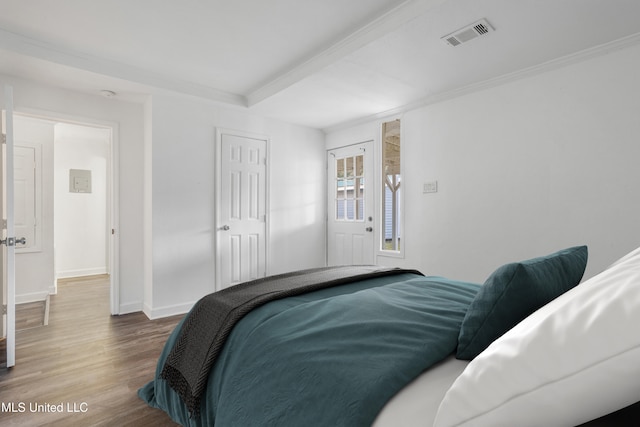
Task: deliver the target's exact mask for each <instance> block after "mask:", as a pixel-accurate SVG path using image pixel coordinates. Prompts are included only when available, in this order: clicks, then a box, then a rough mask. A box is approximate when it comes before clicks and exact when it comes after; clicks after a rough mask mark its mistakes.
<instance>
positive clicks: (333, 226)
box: [327, 141, 375, 266]
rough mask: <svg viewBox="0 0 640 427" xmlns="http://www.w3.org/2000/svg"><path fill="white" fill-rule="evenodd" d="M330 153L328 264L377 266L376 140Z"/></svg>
mask: <svg viewBox="0 0 640 427" xmlns="http://www.w3.org/2000/svg"><path fill="white" fill-rule="evenodd" d="M327 153H328V154H327V172H328V173H327V177H328V186H327V188H328V192H327V194H328V200H327V207H328V215H327V264H328V265H330V266H332V265H365V264H374V234H375V233H374V229H373V227H374V220H373V213H374V206H373V194H374V191H373V188H374V187H373V141H368V142H363V143H360V144H355V145H350V146H348V147H342V148H336V149H333V150H329V151H328V152H327Z"/></svg>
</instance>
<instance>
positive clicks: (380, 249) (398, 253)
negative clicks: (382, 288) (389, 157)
mask: <svg viewBox="0 0 640 427" xmlns="http://www.w3.org/2000/svg"><path fill="white" fill-rule="evenodd" d="M394 120H400V141H401V145H400V176H401V182H402V188H403V190H402V196H401V197H400V201H399V210H400V213H399V218H398V222H399V224H400V225H399V228H400V229H401V230H402V235H401V237H402V238H401V241H400V249H399V250H389V249H384V246H383V245H384V235H383V233H384V228H383V223H384V220H385V216H384V194H383V190H384V184H383V182H382V178H383V176H384V171H383V170H382V161H383V158H384V153H383V149H384V146H383V142H384V138H383V134H382V127H383V124H384V123H387V122H391V121H394ZM377 127H378V128H377V132H376V135H377V136H378V137H377V152H378V155H379V156H378V161H377V165H376V182H377V184H376V188H377V190H376V201H377V206H376V209H377V212H378V213H379V215H378V217H379V219H378V221H377V222H378V224H377V227H376V228H377V229H378V230H379V232H378V236H377V237H378V239H377V240H378V241H377V244H376V246H377V255H378V256H380V257H389V258H404V257H405V247H406V235H407V233H406V230H405V227H406V222H405V214H404V212H405V209H404V208H405V198H406V191H405V190H406V175H405V163H406V162H405V154H404V152H405V151H406V149H405V148H403V147H404V145H405V144H402V138H403V137H402V135H403V134H404V123H403V120H402V118H401V117H388V118H386V119H384V120H380V121H379V122H378V123H377Z"/></svg>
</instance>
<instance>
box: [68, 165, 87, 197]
mask: <svg viewBox="0 0 640 427" xmlns="http://www.w3.org/2000/svg"><path fill="white" fill-rule="evenodd" d="M69 192H70V193H91V171H90V170H84V169H69Z"/></svg>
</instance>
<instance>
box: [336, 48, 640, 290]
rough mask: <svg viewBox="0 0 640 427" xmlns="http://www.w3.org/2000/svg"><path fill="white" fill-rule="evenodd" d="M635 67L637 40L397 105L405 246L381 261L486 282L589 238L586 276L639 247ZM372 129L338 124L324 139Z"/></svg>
mask: <svg viewBox="0 0 640 427" xmlns="http://www.w3.org/2000/svg"><path fill="white" fill-rule="evenodd" d="M638 70H640V46H635V47H631V48H627V49H625V50H620V51H616V52H613V53H609V54H606V55H602V56H599V57H597V58H593V59H590V60H586V61H583V62H580V63H576V64H572V65H568V66H566V67H564V68H561V69H556V70H553V71H548V72H545V73H542V74H539V75H536V76H533V77H528V78H523V79H521V80H518V81H514V82H510V83H505V84H503V85H501V86H497V87H493V88H490V89H486V90H482V91H478V92H475V93H471V94H468V95H464V96H460V97H458V98H455V99H451V100H448V101H443V102H439V103H436V104H433V105H428V106H425V107H423V108H419V109H415V110H412V111H409V112H407V113H405V114H403V115H402V117H401V119H402V144H403V153H402V154H403V159H402V161H403V163H404V173H405V176H406V179H405V180H403V184H404V185H406V187H405V189H404V191H405V203H406V205H405V215H406V217H405V220H406V226H405V233H404V234H405V245H406V253H405V258H404V259H394V258H387V257H378V262H379V263H380V264H386V265H402V266H407V267H414V268H418V269H420V270H421V271H423V272H424V273H425V274H432V275H442V276H447V277H451V278H458V279H463V280H470V281H474V282H483V281H484V280H485V279H486V277H487V276H488V275H489V274H490V273H491V272H492V271H493V270H494V269H495V268H497V267H498V266H500V265H501V264H503V263H506V262H510V261H515V260H521V259H526V258H529V257H535V256H539V255H544V254H546V253H549V252H552V251H555V250H558V249H561V248H564V247H568V246H572V245H580V244H586V245H588V246H589V251H590V254H589V263H588V266H587V271H586V273H585V277H589V276H591V275H593V274H595V273H597V272H599V271H601V270H602V269H603V268H605V267H606V266H607V265H608V264H609V263H611V262H612V261H614V260H615V259H617V258H618V257H620V256H622V255H623V254H625V253H626V252H628V251H630V250H631V249H633V248H636V247H638V246H640V227H638V218H640V197H639V196H638V195H639V194H640V168H639V167H638V166H637V163H638V159H640V120H639V118H640V97H639V96H638V94H639V93H640V79H638V77H637V76H638ZM377 132H378V123H377V122H376V123H373V122H372V123H368V124H365V125H360V126H357V127H352V128H349V129H344V130H340V131H335V132H332V133H331V134H329V135H328V136H327V146H328V147H335V146H340V145H345V144H347V143H353V142H356V141H357V140H363V139H367V138H373V137H376V134H377ZM432 180H437V181H438V192H437V193H435V194H423V193H422V185H423V183H424V182H428V181H432Z"/></svg>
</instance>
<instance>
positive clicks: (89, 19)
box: [0, 0, 640, 129]
mask: <svg viewBox="0 0 640 427" xmlns="http://www.w3.org/2000/svg"><path fill="white" fill-rule="evenodd" d="M481 18H486V19H487V21H488V22H489V23H490V24H491V25H492V26H493V27H494V28H495V31H494V32H491V33H489V34H487V35H485V36H482V37H479V38H477V39H474V40H471V41H469V42H467V43H464V44H462V45H459V46H457V47H451V46H449V45H447V44H446V43H444V42H443V41H442V40H441V39H440V38H441V37H442V36H444V35H447V34H449V33H451V32H453V31H455V30H457V29H459V28H461V27H464V26H466V25H468V24H471V23H473V22H475V21H477V20H479V19H481ZM639 42H640V1H638V0H414V1H411V0H408V1H400V0H235V1H228V0H226V1H225V0H208V1H204V0H181V1H180V2H177V1H158V0H136V1H130V0H110V1H104V2H88V1H86V0H56V1H51V0H0V73H2V74H6V75H10V76H18V77H22V78H26V79H30V80H36V81H43V82H46V83H48V84H53V85H56V86H61V87H64V88H69V89H73V90H77V91H83V92H89V93H93V94H98V93H99V91H100V90H101V89H110V90H113V91H115V92H117V98H120V99H124V100H129V101H140V100H142V99H144V97H145V96H146V94H148V93H152V92H153V91H154V90H156V89H157V88H160V89H168V90H172V91H176V92H181V93H185V94H189V95H195V96H199V97H202V98H205V99H209V100H213V101H219V102H224V103H228V104H233V105H238V106H241V107H244V108H247V109H249V110H250V111H255V112H256V113H259V114H263V115H266V116H270V117H274V118H278V119H281V120H285V121H288V122H292V123H298V124H302V125H306V126H311V127H315V128H320V129H328V128H333V127H336V126H339V125H341V124H345V123H354V122H357V121H358V120H363V119H368V118H371V117H375V116H380V115H386V114H390V113H392V112H397V111H402V110H403V108H409V107H411V106H415V105H420V104H424V103H428V102H432V101H434V100H438V99H442V98H446V97H448V96H453V95H455V94H457V93H461V92H464V91H467V90H474V89H477V88H479V87H484V86H486V85H489V84H494V83H495V82H499V81H504V79H505V78H516V77H518V76H521V75H526V74H527V73H531V72H540V71H542V70H545V69H548V68H551V67H554V66H558V65H561V64H563V63H566V62H567V61H575V60H579V59H582V58H584V57H588V56H589V55H594V54H600V53H602V52H603V51H607V50H610V49H617V48H620V47H623V46H625V45H627V44H635V43H639Z"/></svg>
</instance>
